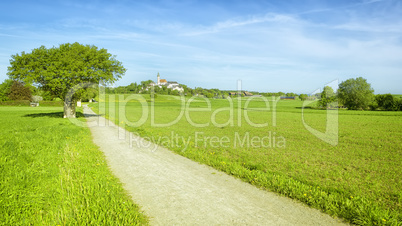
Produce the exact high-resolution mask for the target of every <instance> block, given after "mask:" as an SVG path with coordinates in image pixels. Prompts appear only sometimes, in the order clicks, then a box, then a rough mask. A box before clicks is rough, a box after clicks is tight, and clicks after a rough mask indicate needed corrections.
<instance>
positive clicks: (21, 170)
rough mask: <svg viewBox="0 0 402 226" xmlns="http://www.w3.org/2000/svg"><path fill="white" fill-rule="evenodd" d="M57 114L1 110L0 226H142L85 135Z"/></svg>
mask: <svg viewBox="0 0 402 226" xmlns="http://www.w3.org/2000/svg"><path fill="white" fill-rule="evenodd" d="M61 111H62V108H61V107H51V108H50V107H47V108H31V107H1V108H0V137H2V138H5V139H0V169H1V173H0V191H1V192H0V222H1V223H0V224H1V225H139V224H146V223H147V220H146V217H145V216H144V215H143V214H142V213H141V212H140V210H139V208H138V206H136V205H135V204H134V203H133V202H132V200H131V198H130V197H129V195H127V194H126V192H125V191H124V190H123V188H122V184H121V183H120V182H119V181H118V179H117V178H116V177H114V176H113V174H112V173H111V171H110V170H109V168H108V166H107V164H106V160H105V156H104V155H103V153H102V152H101V151H100V150H99V149H98V147H97V146H96V145H94V144H93V143H92V136H91V133H90V131H89V129H88V128H82V127H78V126H75V125H73V124H72V123H70V122H69V121H66V120H63V119H62V118H61V116H62V115H63V113H62V112H61ZM79 120H83V119H79Z"/></svg>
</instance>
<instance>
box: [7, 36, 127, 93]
mask: <svg viewBox="0 0 402 226" xmlns="http://www.w3.org/2000/svg"><path fill="white" fill-rule="evenodd" d="M125 72H126V69H125V68H124V67H123V65H122V63H121V62H119V61H118V60H116V58H115V56H112V55H111V54H110V53H108V52H107V50H106V49H103V48H102V49H99V48H98V47H96V46H93V45H82V44H79V43H73V44H70V43H66V44H61V45H60V46H58V47H53V48H50V49H47V48H46V47H45V46H41V47H39V48H37V49H33V50H32V52H31V53H25V52H22V53H21V54H15V55H12V56H11V60H10V66H9V67H8V73H7V74H8V76H9V77H10V78H11V79H14V80H20V81H21V80H22V81H25V82H28V83H35V84H38V85H39V86H40V87H41V88H42V89H43V90H46V91H49V92H51V93H52V94H53V95H55V96H57V97H59V98H61V99H63V100H64V98H65V96H66V94H67V92H68V91H69V90H70V89H71V88H72V87H74V86H75V85H77V84H79V83H82V82H91V83H99V82H103V83H105V84H110V83H113V82H115V81H117V80H118V79H119V78H121V77H122V76H123V75H124V73H125Z"/></svg>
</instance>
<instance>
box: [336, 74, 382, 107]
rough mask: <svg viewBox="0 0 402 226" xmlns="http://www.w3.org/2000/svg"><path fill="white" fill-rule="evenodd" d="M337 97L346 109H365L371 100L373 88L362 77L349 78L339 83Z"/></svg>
mask: <svg viewBox="0 0 402 226" xmlns="http://www.w3.org/2000/svg"><path fill="white" fill-rule="evenodd" d="M338 97H339V100H340V101H341V103H342V104H343V105H344V106H345V107H347V108H348V109H351V110H354V109H362V110H365V109H367V108H368V106H369V104H370V103H371V102H372V101H373V97H374V89H373V88H371V85H370V83H368V82H367V80H366V79H364V78H362V77H359V78H356V79H353V78H351V79H348V80H346V81H343V82H342V83H341V84H339V89H338Z"/></svg>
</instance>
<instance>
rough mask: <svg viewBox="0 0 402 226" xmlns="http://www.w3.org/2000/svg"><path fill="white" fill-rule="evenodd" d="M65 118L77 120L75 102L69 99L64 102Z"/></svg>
mask: <svg viewBox="0 0 402 226" xmlns="http://www.w3.org/2000/svg"><path fill="white" fill-rule="evenodd" d="M63 118H75V101H73V100H67V99H66V100H65V101H64V116H63Z"/></svg>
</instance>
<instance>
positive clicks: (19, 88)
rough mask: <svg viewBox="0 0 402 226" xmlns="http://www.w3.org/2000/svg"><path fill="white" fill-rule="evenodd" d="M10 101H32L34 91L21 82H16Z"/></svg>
mask: <svg viewBox="0 0 402 226" xmlns="http://www.w3.org/2000/svg"><path fill="white" fill-rule="evenodd" d="M8 98H9V99H10V100H31V98H32V91H31V89H30V88H29V87H27V86H25V84H23V83H22V82H20V81H16V80H15V81H14V82H13V84H12V85H11V87H10V93H9V94H8Z"/></svg>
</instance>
